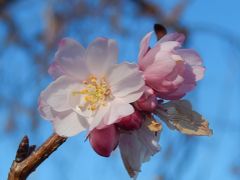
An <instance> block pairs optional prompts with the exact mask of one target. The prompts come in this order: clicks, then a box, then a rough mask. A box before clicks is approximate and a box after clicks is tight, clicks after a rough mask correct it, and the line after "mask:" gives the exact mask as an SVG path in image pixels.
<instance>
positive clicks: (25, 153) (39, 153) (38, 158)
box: [8, 134, 67, 180]
mask: <svg viewBox="0 0 240 180" xmlns="http://www.w3.org/2000/svg"><path fill="white" fill-rule="evenodd" d="M66 140H67V138H65V137H61V136H59V135H57V134H53V135H52V136H50V137H49V138H48V139H47V140H46V141H45V142H44V143H43V144H42V145H41V146H40V147H39V148H38V149H37V150H35V145H32V146H29V140H28V137H27V136H25V137H24V138H23V139H22V141H21V143H20V145H19V148H18V150H17V153H16V158H15V160H14V161H13V163H12V166H11V169H10V172H9V174H8V180H25V179H26V178H27V177H28V176H29V175H30V174H31V173H32V172H33V171H34V170H35V169H36V168H37V167H38V166H39V165H40V164H41V163H42V162H43V161H44V160H45V159H47V158H48V156H50V155H51V154H52V153H53V152H54V151H55V150H57V148H58V147H59V146H61V145H62V144H63V143H64V142H65V141H66Z"/></svg>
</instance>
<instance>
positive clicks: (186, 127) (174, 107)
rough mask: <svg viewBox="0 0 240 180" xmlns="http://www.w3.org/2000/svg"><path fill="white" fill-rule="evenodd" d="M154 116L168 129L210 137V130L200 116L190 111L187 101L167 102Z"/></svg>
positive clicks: (190, 107)
mask: <svg viewBox="0 0 240 180" xmlns="http://www.w3.org/2000/svg"><path fill="white" fill-rule="evenodd" d="M156 115H157V116H159V117H160V118H161V119H162V120H163V121H165V122H166V124H167V126H168V127H169V128H170V129H176V130H178V131H180V132H181V133H184V134H187V135H196V136H211V135H212V133H213V132H212V129H210V128H209V124H208V122H207V121H206V120H205V119H204V118H203V117H202V115H201V114H199V113H197V112H195V111H193V110H192V105H191V103H190V102H189V101H187V100H178V101H169V102H167V103H165V104H162V105H161V108H158V109H157V110H156Z"/></svg>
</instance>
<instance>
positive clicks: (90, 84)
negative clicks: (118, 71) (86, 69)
mask: <svg viewBox="0 0 240 180" xmlns="http://www.w3.org/2000/svg"><path fill="white" fill-rule="evenodd" d="M83 84H85V87H84V88H83V89H81V90H80V91H73V92H72V95H73V96H77V95H79V96H83V99H84V101H85V104H84V105H83V106H81V107H80V106H78V107H79V108H80V109H82V108H86V109H88V110H91V111H95V110H96V109H98V108H99V107H100V106H106V104H107V100H108V98H110V97H111V90H110V89H109V87H108V84H107V82H106V80H105V78H99V79H98V78H97V77H96V76H93V75H91V76H89V77H88V78H87V79H86V80H85V81H83Z"/></svg>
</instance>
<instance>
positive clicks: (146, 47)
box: [138, 32, 153, 64]
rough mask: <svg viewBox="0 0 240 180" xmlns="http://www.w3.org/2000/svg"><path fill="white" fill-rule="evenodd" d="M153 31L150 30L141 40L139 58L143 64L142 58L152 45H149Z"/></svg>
mask: <svg viewBox="0 0 240 180" xmlns="http://www.w3.org/2000/svg"><path fill="white" fill-rule="evenodd" d="M152 33H153V32H149V33H147V34H146V35H145V36H144V37H143V39H142V40H141V43H140V50H139V54H138V58H139V63H140V64H141V62H140V61H141V60H142V58H143V57H144V56H145V55H146V53H147V52H148V50H149V48H150V46H149V41H150V38H151V36H152Z"/></svg>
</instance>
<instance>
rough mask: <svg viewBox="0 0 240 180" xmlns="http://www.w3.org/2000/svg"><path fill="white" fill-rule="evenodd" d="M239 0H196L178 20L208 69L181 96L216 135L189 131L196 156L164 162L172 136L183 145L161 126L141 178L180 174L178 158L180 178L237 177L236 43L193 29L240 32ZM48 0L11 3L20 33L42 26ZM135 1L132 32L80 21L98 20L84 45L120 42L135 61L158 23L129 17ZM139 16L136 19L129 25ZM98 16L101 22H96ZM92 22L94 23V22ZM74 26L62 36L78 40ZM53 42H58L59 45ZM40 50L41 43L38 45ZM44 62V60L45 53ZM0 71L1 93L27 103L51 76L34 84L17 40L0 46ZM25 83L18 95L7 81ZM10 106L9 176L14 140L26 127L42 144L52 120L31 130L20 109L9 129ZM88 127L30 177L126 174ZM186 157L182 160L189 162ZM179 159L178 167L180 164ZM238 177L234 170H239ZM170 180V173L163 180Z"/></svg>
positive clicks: (169, 2) (1, 113)
mask: <svg viewBox="0 0 240 180" xmlns="http://www.w3.org/2000/svg"><path fill="white" fill-rule="evenodd" d="M156 2H158V1H156ZM176 2H178V1H177V0H162V1H161V4H162V5H163V6H164V9H166V10H167V11H170V10H171V8H172V7H173V6H174V5H175V3H176ZM239 7H240V1H239V0H229V1H227V0H211V1H209V0H194V1H192V3H191V4H190V5H189V7H188V8H187V9H186V11H185V12H184V14H183V16H182V19H181V22H182V23H183V24H184V25H186V26H187V27H190V31H191V29H192V30H193V33H191V34H190V37H189V43H188V45H187V46H188V47H191V48H194V49H196V50H197V51H198V52H199V53H200V54H201V56H202V58H203V59H204V64H205V66H206V68H207V71H206V75H205V78H204V79H203V80H202V81H201V82H200V83H199V84H198V86H197V88H196V89H195V91H194V92H191V93H190V94H189V95H188V96H187V97H186V98H187V99H189V100H191V101H192V103H193V106H194V109H195V110H197V111H198V112H200V113H201V114H203V115H204V116H205V117H206V119H208V120H209V122H210V126H211V128H213V130H214V135H213V136H212V137H210V138H208V137H194V138H192V139H191V141H192V142H193V143H192V144H191V145H192V146H194V148H193V149H194V151H193V152H192V153H193V155H192V156H193V158H191V159H190V160H191V161H188V157H187V156H186V157H185V158H182V157H181V154H180V153H178V151H174V153H175V154H173V155H172V156H173V157H172V158H174V159H175V160H172V161H176V162H178V163H176V165H173V166H171V168H168V164H167V163H165V162H164V159H163V152H164V151H166V149H165V148H166V146H165V145H167V144H168V142H169V141H171V142H172V143H173V144H174V145H173V147H174V148H175V149H179V151H180V150H181V149H185V148H188V146H186V147H185V146H184V145H185V144H184V142H183V140H181V141H179V137H180V136H183V135H181V134H180V133H178V132H176V131H170V130H168V129H167V127H166V126H164V131H163V134H162V136H161V140H160V144H161V146H162V152H160V153H158V154H157V155H156V156H154V157H153V158H152V159H151V161H150V162H148V163H145V164H144V165H143V167H142V172H141V173H140V175H139V180H152V179H155V178H156V177H157V176H158V175H160V174H168V179H169V180H178V179H179V178H178V176H177V175H176V174H175V170H176V169H177V168H181V164H185V163H187V164H188V166H183V167H186V169H184V168H183V169H181V174H182V176H181V177H182V178H181V179H183V180H202V179H204V180H216V179H221V180H232V179H233V180H234V179H237V177H236V176H234V175H233V174H232V173H231V167H232V165H234V164H239V163H240V148H239V147H240V142H239V136H240V133H239V132H240V122H239V121H240V114H239V99H240V93H239V92H240V86H239V80H240V59H239V57H240V56H239V55H240V53H239V52H240V49H239V48H240V47H237V46H234V45H233V42H232V41H228V40H227V39H225V38H224V37H220V36H219V35H214V34H212V33H207V32H206V31H200V30H199V31H198V30H196V29H198V26H201V27H208V28H209V29H214V30H215V29H217V31H218V32H219V33H222V32H224V33H229V35H230V36H232V35H236V36H237V37H238V38H239V39H240V23H239V18H240V11H239ZM45 8H47V2H45V1H34V0H26V1H21V2H19V3H16V4H15V5H14V6H13V7H11V8H10V11H11V12H12V14H13V16H14V17H15V19H16V20H17V22H18V23H19V24H22V26H21V28H20V29H17V31H19V32H21V33H23V35H24V36H25V37H26V38H31V36H32V35H34V34H36V33H37V32H39V31H42V29H43V20H42V19H43V16H44V14H43V13H44V11H43V10H44V9H45ZM131 8H132V6H129V8H128V9H127V11H126V15H125V17H124V20H123V22H122V23H124V24H126V25H129V26H130V27H131V29H132V31H134V30H137V31H136V33H135V35H134V37H123V36H120V35H116V34H115V33H112V32H111V30H110V29H109V26H108V23H107V22H103V21H101V22H98V21H97V20H96V21H94V22H89V21H87V20H85V21H83V22H81V23H84V24H85V25H86V26H88V25H91V26H94V25H95V26H96V27H98V31H95V32H94V33H92V34H91V35H90V36H89V37H88V38H87V42H85V40H84V42H83V44H84V45H85V46H86V45H87V43H89V42H90V41H91V40H93V39H94V38H95V37H98V36H104V37H109V38H114V39H116V40H117V42H118V45H119V50H120V53H119V60H120V61H122V60H128V61H132V62H136V60H137V54H138V48H139V42H140V40H141V38H142V37H143V36H144V35H145V33H147V32H148V31H150V30H152V25H153V24H154V23H155V22H154V21H153V20H149V19H141V20H138V19H134V18H135V17H134V16H133V15H132V13H131V11H132V9H131ZM133 22H136V23H137V25H135V24H134V25H133ZM100 23H101V26H99V24H100ZM93 24H94V25H93ZM74 27H75V26H74V25H73V26H72V27H71V28H70V29H69V31H68V33H67V34H66V36H70V37H73V38H76V39H78V40H79V41H81V40H82V38H83V37H81V35H82V34H81V33H78V32H76V30H74ZM6 32H7V29H6V27H5V26H4V24H3V23H2V22H1V20H0V48H1V39H4V38H5V34H6ZM56 48H57V47H56ZM39 51H41V47H39ZM46 61H49V60H46ZM0 71H1V72H2V73H1V76H2V77H1V83H0V92H1V94H4V96H5V97H7V98H8V97H9V98H11V97H13V96H16V98H21V99H22V101H23V102H24V103H26V104H28V105H29V106H31V105H33V104H34V103H35V102H36V99H33V98H32V97H35V96H36V93H38V91H37V90H38V89H39V88H41V89H43V88H44V87H46V86H47V84H48V83H49V82H50V81H51V79H50V77H49V78H47V79H43V80H42V81H41V83H40V84H38V85H36V84H31V83H29V82H31V78H32V77H33V76H34V74H35V73H37V72H36V71H35V69H34V66H33V65H32V61H31V57H30V56H29V54H28V52H27V50H25V49H21V48H19V47H17V46H13V45H11V46H9V47H8V48H7V49H0ZM16 84H19V86H21V84H27V86H25V87H22V88H24V90H25V92H26V93H24V94H23V95H22V96H21V97H18V95H17V94H13V89H12V87H13V86H12V85H16ZM8 112H9V107H6V106H2V107H0V121H1V124H3V125H2V126H1V127H0V128H1V129H0V137H1V141H0V149H1V152H0V179H6V177H7V172H8V169H9V167H10V165H11V162H12V159H13V158H14V156H15V152H16V149H17V146H18V143H17V142H19V141H20V139H21V138H22V136H23V135H25V134H28V135H29V137H30V141H31V142H32V143H37V144H38V145H39V144H41V143H42V142H43V141H44V140H45V139H46V138H47V137H48V136H49V135H50V134H51V133H52V127H51V124H50V123H48V122H47V121H41V122H39V124H40V126H39V128H38V129H37V132H34V133H33V132H32V131H31V128H30V126H29V121H28V120H29V119H28V117H26V116H24V115H21V114H19V115H18V124H17V126H18V131H17V132H13V133H10V134H6V133H4V130H3V128H4V124H5V123H6V119H7V113H8ZM84 138H85V134H81V135H78V136H75V137H73V138H70V139H69V140H68V141H67V142H66V143H65V144H64V145H63V146H62V147H60V149H59V150H58V151H57V152H55V153H54V154H53V155H52V156H51V157H50V158H48V159H47V160H46V162H44V163H43V164H42V165H41V166H40V167H39V168H38V170H37V171H36V172H35V173H33V174H32V175H31V176H30V177H29V179H30V180H43V179H44V180H45V179H59V180H77V179H84V180H95V179H104V180H125V179H126V180H128V179H129V177H128V175H127V173H126V171H125V170H124V167H123V164H122V162H121V159H120V155H119V151H118V150H116V151H115V152H114V153H113V154H112V156H111V157H110V158H102V157H100V156H98V155H97V154H96V153H95V152H94V151H93V150H92V148H91V147H90V145H89V143H88V142H84ZM186 161H187V162H186ZM179 166H180V167H179ZM238 178H239V177H238ZM168 179H167V180H168Z"/></svg>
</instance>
